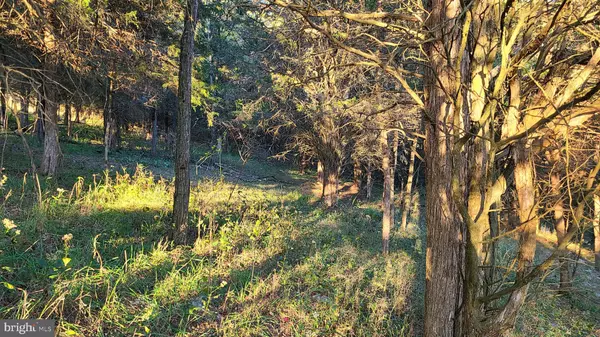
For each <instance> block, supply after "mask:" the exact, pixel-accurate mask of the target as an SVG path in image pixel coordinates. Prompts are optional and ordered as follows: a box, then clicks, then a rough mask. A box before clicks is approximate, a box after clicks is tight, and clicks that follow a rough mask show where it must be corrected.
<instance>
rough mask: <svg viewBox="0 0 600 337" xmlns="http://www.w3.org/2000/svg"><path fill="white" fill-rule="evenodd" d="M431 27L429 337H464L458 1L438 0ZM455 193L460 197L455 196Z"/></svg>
mask: <svg viewBox="0 0 600 337" xmlns="http://www.w3.org/2000/svg"><path fill="white" fill-rule="evenodd" d="M430 10H431V13H430V15H429V18H428V21H427V25H428V26H429V27H430V31H431V32H432V35H433V40H434V41H432V42H431V43H429V44H428V45H427V46H426V47H427V53H428V56H429V66H430V67H431V68H430V69H429V70H428V73H427V74H428V75H427V76H426V78H427V81H426V88H425V90H426V103H425V115H426V118H427V119H428V120H429V122H428V123H427V125H426V139H427V140H426V142H425V162H426V164H427V167H426V205H427V207H426V213H425V220H426V223H427V254H426V264H425V322H424V327H425V330H424V335H425V337H447V336H462V334H463V331H464V329H463V317H462V316H463V309H464V304H465V303H463V293H464V276H463V275H464V272H465V270H464V255H465V248H464V246H465V242H464V240H465V234H466V233H465V231H466V228H465V225H464V221H463V219H462V217H461V215H460V211H459V209H458V208H457V205H456V203H455V201H454V196H453V194H455V195H459V194H462V193H461V192H460V191H458V190H459V189H460V188H461V187H460V185H462V184H463V183H462V182H461V179H464V178H463V177H462V176H463V175H464V168H462V167H461V165H462V161H464V158H461V159H460V160H458V158H456V160H454V159H453V144H454V139H453V138H454V137H453V135H455V134H456V133H457V132H459V131H460V130H462V129H463V127H462V117H461V116H460V115H461V111H460V108H459V109H457V108H456V106H455V103H454V102H452V101H451V100H450V97H456V96H457V95H456V94H457V90H458V88H459V86H460V79H459V78H456V75H457V72H456V71H455V69H454V68H453V65H455V64H456V63H457V60H458V58H457V56H458V49H459V46H458V43H459V41H460V38H459V36H460V35H459V31H458V30H457V29H455V27H456V25H458V21H457V20H458V16H459V13H460V12H461V2H460V1H458V0H433V1H431V2H430ZM453 190H454V193H453Z"/></svg>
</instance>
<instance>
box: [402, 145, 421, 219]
mask: <svg viewBox="0 0 600 337" xmlns="http://www.w3.org/2000/svg"><path fill="white" fill-rule="evenodd" d="M416 153H417V139H415V140H413V144H412V146H411V149H410V161H409V163H408V177H407V179H406V185H405V188H404V203H403V207H402V208H403V210H402V223H401V228H402V229H403V230H406V227H407V225H408V215H409V214H410V208H411V201H412V187H413V176H414V174H415V157H416Z"/></svg>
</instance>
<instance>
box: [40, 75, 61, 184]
mask: <svg viewBox="0 0 600 337" xmlns="http://www.w3.org/2000/svg"><path fill="white" fill-rule="evenodd" d="M43 90H44V103H45V104H44V154H43V156H42V165H41V171H42V174H44V175H48V176H54V175H56V171H57V169H58V164H59V160H60V144H59V142H58V103H57V102H56V95H55V89H54V87H53V85H51V84H48V83H45V84H44V86H43Z"/></svg>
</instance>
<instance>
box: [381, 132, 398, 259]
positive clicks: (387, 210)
mask: <svg viewBox="0 0 600 337" xmlns="http://www.w3.org/2000/svg"><path fill="white" fill-rule="evenodd" d="M388 136H389V133H388V131H382V132H381V133H380V135H379V144H380V145H381V156H382V162H381V171H382V172H383V199H382V208H383V218H382V242H383V255H387V254H388V252H389V247H390V231H391V228H392V226H393V223H394V214H393V208H392V200H393V195H394V185H393V182H394V180H393V177H392V174H393V169H392V165H391V163H390V159H391V151H390V143H389V137H388Z"/></svg>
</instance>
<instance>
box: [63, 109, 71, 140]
mask: <svg viewBox="0 0 600 337" xmlns="http://www.w3.org/2000/svg"><path fill="white" fill-rule="evenodd" d="M64 122H65V126H66V127H67V137H69V138H70V137H71V103H69V102H67V103H66V104H65V120H64Z"/></svg>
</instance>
